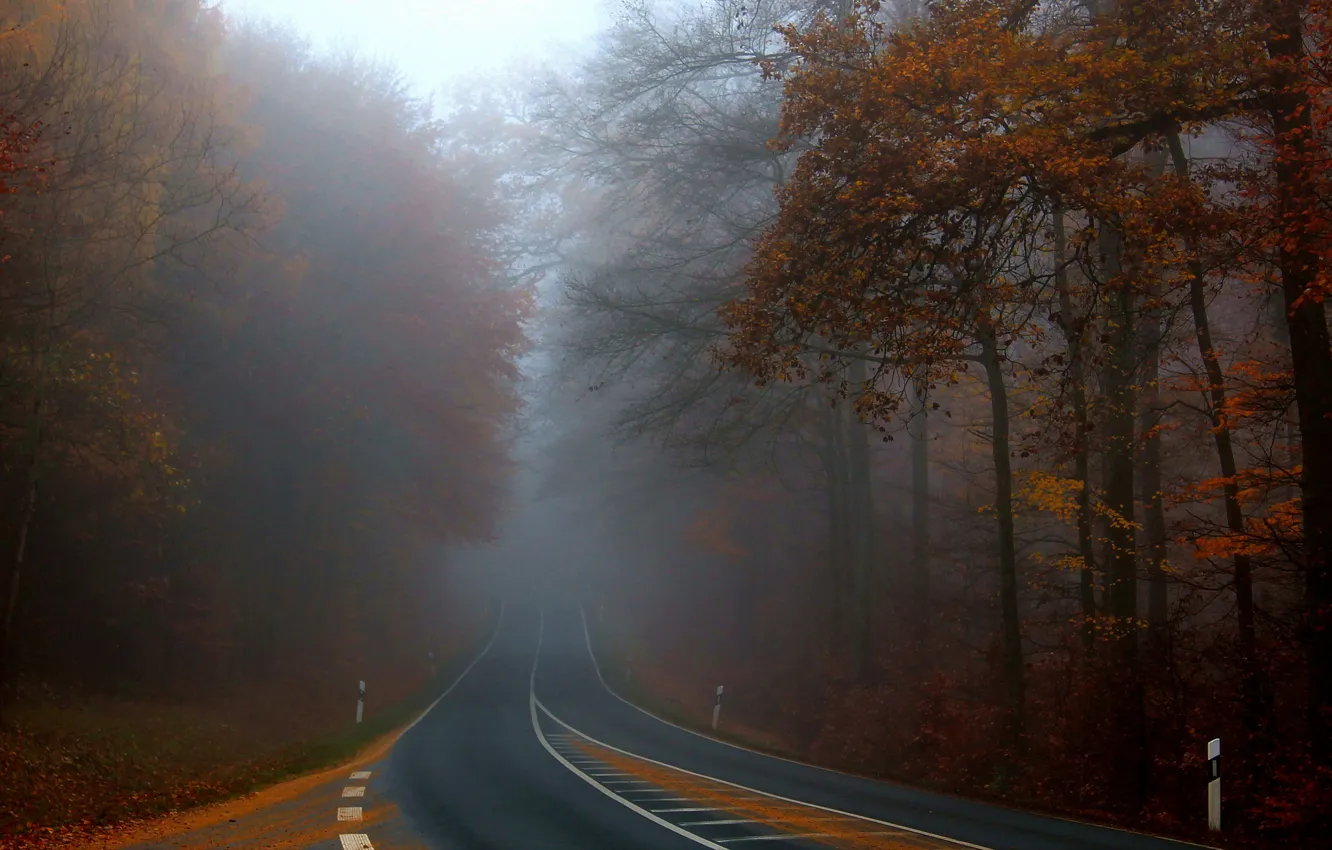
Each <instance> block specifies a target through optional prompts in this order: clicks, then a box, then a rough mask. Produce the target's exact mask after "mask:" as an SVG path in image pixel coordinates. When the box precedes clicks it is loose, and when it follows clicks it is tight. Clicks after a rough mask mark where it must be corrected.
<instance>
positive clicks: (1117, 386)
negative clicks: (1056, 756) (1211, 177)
mask: <svg viewBox="0 0 1332 850" xmlns="http://www.w3.org/2000/svg"><path fill="white" fill-rule="evenodd" d="M1098 235H1099V247H1100V253H1101V267H1102V269H1103V271H1104V275H1105V283H1106V285H1108V286H1109V287H1110V290H1109V292H1108V300H1109V313H1108V315H1107V319H1108V324H1109V347H1110V351H1109V354H1108V356H1107V358H1106V366H1105V370H1104V371H1105V375H1104V384H1105V395H1106V405H1107V413H1106V424H1105V433H1104V439H1103V449H1102V451H1103V454H1104V457H1105V473H1106V475H1105V485H1106V486H1105V501H1106V505H1107V507H1108V508H1109V509H1110V518H1109V523H1108V525H1109V528H1108V529H1107V534H1106V545H1107V551H1108V563H1107V569H1106V573H1107V578H1108V581H1109V584H1108V591H1109V592H1108V594H1107V595H1108V597H1109V613H1110V616H1111V617H1113V618H1114V628H1115V636H1114V652H1115V660H1116V669H1115V670H1114V671H1113V675H1114V676H1115V677H1116V680H1117V681H1115V682H1114V683H1113V684H1114V687H1116V688H1120V689H1121V690H1120V694H1121V696H1120V698H1119V699H1117V700H1116V701H1115V705H1114V714H1115V726H1116V730H1115V731H1116V741H1115V744H1116V746H1115V754H1116V764H1115V773H1116V777H1115V782H1114V787H1116V788H1117V789H1122V791H1123V792H1124V793H1125V794H1126V798H1125V799H1126V801H1129V802H1131V803H1133V804H1135V805H1136V806H1138V807H1139V808H1140V807H1141V806H1142V804H1143V803H1144V801H1145V797H1146V791H1147V782H1148V779H1149V771H1150V762H1149V760H1148V756H1147V746H1146V743H1147V742H1146V710H1145V704H1144V693H1143V686H1142V677H1141V675H1140V669H1139V654H1138V571H1137V560H1138V559H1137V533H1136V518H1135V517H1136V511H1135V501H1136V499H1135V497H1136V495H1137V494H1136V493H1135V488H1134V455H1135V454H1136V453H1135V451H1134V444H1135V439H1134V438H1135V429H1134V426H1135V424H1136V421H1137V392H1136V389H1135V387H1136V383H1137V379H1138V369H1137V358H1138V345H1137V328H1136V320H1137V309H1138V304H1137V297H1136V294H1135V292H1134V290H1133V283H1132V281H1129V280H1125V279H1123V278H1122V277H1121V276H1120V272H1121V265H1120V264H1121V259H1120V257H1121V251H1122V244H1123V243H1122V241H1121V240H1122V236H1121V234H1120V233H1119V232H1118V230H1117V229H1116V228H1115V227H1114V226H1112V225H1110V224H1107V223H1102V224H1101V226H1100V230H1099V234H1098Z"/></svg>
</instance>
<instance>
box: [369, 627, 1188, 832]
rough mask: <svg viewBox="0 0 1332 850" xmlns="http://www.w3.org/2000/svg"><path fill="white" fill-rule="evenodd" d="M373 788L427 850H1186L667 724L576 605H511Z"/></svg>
mask: <svg viewBox="0 0 1332 850" xmlns="http://www.w3.org/2000/svg"><path fill="white" fill-rule="evenodd" d="M383 781H384V783H385V784H384V786H383V792H384V794H385V796H386V797H387V798H389V799H391V800H392V801H393V802H394V803H396V804H397V806H398V807H399V808H400V809H401V811H402V813H403V814H404V815H405V816H406V818H407V820H408V822H409V823H410V824H411V825H412V827H413V831H414V832H416V833H417V834H418V835H419V837H420V839H421V840H422V841H423V842H424V843H425V844H426V845H428V846H430V847H432V848H437V850H563V848H569V850H574V849H575V848H576V849H577V850H596V849H597V848H608V850H609V849H610V848H614V850H640V849H641V850H668V848H693V850H696V848H698V847H712V848H723V847H725V848H729V847H742V848H743V847H753V848H755V850H757V848H763V847H772V848H790V849H791V850H804V848H815V847H824V848H827V847H843V848H918V849H919V850H957V848H964V847H971V848H977V847H979V848H989V850H1055V848H1060V850H1063V848H1085V850H1167V848H1174V849H1175V850H1180V848H1184V847H1189V846H1192V845H1187V844H1181V843H1178V842H1171V841H1166V840H1163V839H1158V838H1152V837H1149V836H1144V835H1139V834H1136V833H1129V832H1122V831H1118V830H1112V829H1106V828H1100V827H1094V826H1089V825H1086V824H1080V823H1075V822H1072V821H1065V820H1059V819H1056V818H1047V817H1041V816H1037V815H1031V814H1026V813H1022V812H1017V811H1013V810H1008V809H1003V808H1000V807H996V806H989V805H985V804H981V803H974V802H969V801H965V800H959V799H956V798H952V797H947V796H942V795H937V794H931V793H928V792H924V791H919V790H915V789H911V788H905V787H902V786H898V785H892V784H889V783H883V782H875V781H872V780H868V779H862V778H859V777H853V776H848V775H845V774H839V773H835V772H832V771H827V770H822V769H819V768H815V767H810V766H806V765H801V764H796V763H794V762H789V761H784V760H781V759H776V758H772V757H769V756H765V755H762V754H759V753H754V752H750V751H748V750H743V749H740V748H737V747H733V746H730V745H727V744H723V743H721V742H718V741H714V740H712V739H709V738H706V737H704V736H701V735H698V734H696V733H693V732H690V731H687V730H684V729H681V728H679V727H675V726H672V725H670V724H668V723H665V722H663V721H660V720H658V719H656V718H654V717H652V716H651V715H648V714H646V713H645V712H643V711H641V710H639V709H637V708H635V707H633V706H631V705H629V704H628V703H626V702H624V701H623V700H621V699H619V698H618V697H617V696H615V695H614V694H613V693H611V692H610V691H609V690H608V689H607V688H606V686H605V685H604V683H603V682H602V680H601V676H600V673H599V671H598V669H597V667H596V663H595V660H594V659H593V657H592V653H591V647H590V645H589V641H588V639H587V636H586V626H585V624H584V622H583V620H582V616H581V612H580V611H579V609H578V607H577V606H576V605H553V604H547V605H545V606H544V607H537V606H535V605H512V604H510V605H509V606H508V607H507V609H506V610H505V611H504V613H503V615H502V618H501V622H500V624H499V627H498V628H497V631H496V634H495V637H494V639H493V640H492V642H491V643H490V645H489V647H488V649H487V650H486V652H485V654H484V655H483V656H482V657H481V658H480V659H479V661H478V662H477V663H476V664H475V665H474V667H473V668H471V670H470V672H469V673H468V674H466V675H465V677H464V678H463V679H462V681H460V682H459V683H458V684H457V686H456V687H455V688H454V689H453V690H452V692H451V693H449V695H448V696H447V698H445V699H443V700H441V701H440V702H439V703H438V704H437V705H436V706H435V707H434V708H433V710H431V711H430V712H429V713H428V714H426V716H425V717H423V718H422V719H421V721H420V722H418V723H417V724H416V725H415V726H414V727H412V728H411V729H410V730H408V731H407V732H406V733H405V734H404V735H403V736H402V738H401V739H399V741H398V742H397V744H396V746H395V747H394V749H393V752H392V753H391V755H390V757H389V759H388V764H387V770H386V771H385V772H384V774H383ZM368 833H369V838H370V839H371V840H374V838H375V835H374V834H373V830H368ZM384 846H385V847H386V846H387V845H384Z"/></svg>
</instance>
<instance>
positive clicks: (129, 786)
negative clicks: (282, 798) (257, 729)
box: [0, 618, 495, 850]
mask: <svg viewBox="0 0 1332 850" xmlns="http://www.w3.org/2000/svg"><path fill="white" fill-rule="evenodd" d="M494 625H495V622H494V619H493V618H492V619H491V620H490V621H488V622H487V623H485V624H484V625H483V627H482V628H481V629H480V630H479V633H478V635H477V636H476V637H475V638H474V639H473V640H471V641H469V642H468V643H467V644H466V645H465V646H464V649H463V651H461V652H459V653H458V654H457V655H456V656H455V657H454V658H452V659H450V660H449V662H447V663H445V664H443V665H442V666H441V669H440V670H439V672H438V674H437V675H436V676H435V677H433V678H432V679H430V680H429V681H428V682H427V683H426V684H425V685H424V686H422V687H421V688H420V689H418V691H417V692H416V693H415V694H413V695H412V696H411V697H410V698H408V699H406V700H403V701H401V702H399V703H397V704H395V705H393V706H391V707H388V708H385V709H384V710H382V711H379V712H375V713H373V714H370V715H368V716H367V717H366V719H365V722H364V723H361V724H359V725H356V724H352V725H349V726H347V727H344V728H340V729H337V730H334V731H331V732H328V733H326V734H322V735H316V736H313V737H309V738H306V739H302V740H297V741H295V742H291V741H287V742H282V741H278V740H274V739H273V738H272V737H271V736H262V735H260V736H256V735H254V734H253V733H250V732H247V731H246V730H245V729H242V728H240V727H238V726H236V725H234V724H232V723H230V722H228V717H227V716H226V715H225V714H223V713H220V712H219V711H218V710H216V709H212V710H209V709H203V708H199V707H188V706H163V705H155V704H150V703H135V702H123V701H113V700H89V701H84V702H82V703H80V704H77V705H72V706H60V705H56V704H45V703H43V704H29V705H19V706H15V707H14V709H13V710H12V711H11V712H10V713H9V715H8V717H7V719H6V720H5V721H4V723H3V725H0V777H3V778H4V781H3V782H0V850H19V849H20V848H23V850H27V849H28V848H38V847H43V846H47V845H58V846H70V838H71V837H76V836H78V835H82V834H91V833H93V832H98V831H102V830H105V829H107V828H109V827H112V826H115V825H118V824H124V823H128V822H132V821H141V820H144V819H148V818H153V817H156V816H160V815H165V814H168V813H173V812H180V811H184V810H187V809H191V808H194V807H198V806H203V805H208V804H211V803H217V802H221V801H224V800H228V799H231V798H234V797H239V796H242V795H245V794H249V793H251V792H253V791H257V790H259V789H261V788H265V787H267V786H270V785H274V784H277V783H279V782H282V781H284V780H287V779H289V778H292V777H294V776H299V775H302V774H305V773H309V772H311V771H315V770H319V769H321V768H325V767H331V766H334V765H337V764H339V763H341V762H343V761H347V760H350V759H351V758H353V757H354V756H356V755H357V754H358V753H359V752H361V751H362V750H363V749H364V748H365V747H367V746H368V745H370V744H372V743H373V742H375V741H376V740H378V739H380V738H382V737H384V736H385V735H387V734H388V733H390V732H392V731H393V730H395V729H398V728H400V727H403V726H405V725H406V724H407V723H409V722H411V721H412V720H414V719H415V718H416V717H417V716H418V715H419V714H420V713H421V712H422V711H424V710H425V709H426V707H427V706H429V705H430V703H431V702H433V701H434V699H435V698H436V697H437V696H438V695H439V694H440V693H441V692H442V691H443V690H444V689H445V688H446V687H448V686H449V685H450V684H452V682H453V681H454V680H455V679H456V678H457V676H458V674H459V673H461V672H462V670H463V669H464V668H465V667H466V665H467V664H469V663H471V660H472V659H473V658H474V657H475V656H476V653H477V652H479V651H480V650H481V648H482V647H483V646H484V645H485V642H486V641H487V640H489V638H490V635H491V632H492V631H493V628H494Z"/></svg>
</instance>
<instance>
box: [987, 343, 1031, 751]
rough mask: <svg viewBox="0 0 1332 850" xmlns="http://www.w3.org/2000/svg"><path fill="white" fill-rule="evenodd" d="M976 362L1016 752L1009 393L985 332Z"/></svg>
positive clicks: (1020, 710) (1020, 696) (1019, 667)
mask: <svg viewBox="0 0 1332 850" xmlns="http://www.w3.org/2000/svg"><path fill="white" fill-rule="evenodd" d="M979 336H980V343H981V359H982V361H983V363H984V366H985V377H986V379H987V382H988V384H989V392H990V418H991V419H992V421H993V424H992V427H993V432H994V434H993V438H992V440H991V444H990V445H991V452H992V455H993V458H994V490H995V492H994V509H995V518H996V521H997V523H998V530H999V607H1000V616H1001V620H1002V634H1003V647H1004V665H1003V667H1004V688H1005V691H1006V695H1007V699H1008V705H1009V711H1010V721H1009V723H1010V727H1009V735H1010V738H1011V740H1010V743H1011V744H1012V745H1013V746H1015V747H1021V745H1022V737H1023V735H1024V733H1025V731H1026V716H1025V711H1026V704H1025V703H1026V693H1025V692H1026V678H1025V671H1024V669H1023V660H1022V623H1021V621H1020V619H1019V613H1018V580H1017V545H1016V541H1015V538H1014V533H1013V470H1012V463H1011V458H1010V456H1009V451H1010V450H1009V438H1008V387H1007V385H1006V384H1005V383H1004V372H1003V367H1002V364H1001V363H1000V361H999V348H998V343H997V340H996V339H995V336H994V330H993V328H990V327H984V328H982V330H981V332H980V335H979Z"/></svg>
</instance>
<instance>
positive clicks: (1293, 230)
mask: <svg viewBox="0 0 1332 850" xmlns="http://www.w3.org/2000/svg"><path fill="white" fill-rule="evenodd" d="M1306 5H1307V4H1305V3H1291V2H1281V0H1276V2H1273V3H1272V4H1271V6H1270V7H1269V8H1270V12H1269V17H1270V24H1271V30H1270V37H1269V40H1268V42H1267V52H1268V55H1269V56H1271V57H1272V58H1273V59H1276V60H1278V61H1280V62H1283V63H1284V64H1285V65H1286V67H1287V71H1286V72H1285V73H1284V74H1283V75H1282V76H1283V77H1284V79H1278V80H1276V81H1275V82H1276V84H1277V85H1276V86H1275V88H1276V93H1275V94H1273V95H1271V96H1270V97H1269V101H1268V109H1269V111H1270V114H1271V117H1272V127H1273V130H1274V131H1275V138H1276V151H1275V154H1276V155H1275V157H1274V169H1275V176H1276V213H1277V220H1278V223H1279V225H1280V226H1281V228H1282V234H1281V236H1282V238H1281V239H1280V244H1279V252H1278V259H1277V265H1278V268H1279V270H1280V272H1281V290H1282V295H1283V296H1284V299H1285V306H1286V327H1287V328H1288V329H1289V331H1290V356H1291V370H1292V372H1293V373H1294V379H1295V380H1294V383H1295V401H1296V406H1297V407H1298V409H1299V419H1300V436H1301V440H1302V443H1303V447H1304V452H1303V455H1304V462H1303V465H1302V468H1301V475H1300V494H1301V511H1302V514H1303V522H1304V549H1305V552H1304V556H1305V565H1304V606H1305V622H1304V638H1305V651H1306V653H1307V659H1308V667H1309V671H1308V676H1309V705H1308V712H1309V732H1310V742H1311V744H1312V748H1313V753H1312V755H1313V758H1314V762H1315V763H1317V764H1326V763H1327V762H1328V761H1329V760H1332V350H1329V340H1328V329H1327V316H1326V314H1325V313H1324V310H1323V305H1322V303H1321V302H1320V301H1319V300H1317V299H1315V298H1306V297H1305V296H1306V295H1308V294H1310V291H1311V289H1312V288H1313V287H1314V285H1315V284H1316V282H1317V277H1318V253H1317V251H1316V250H1315V246H1314V244H1313V240H1314V239H1316V238H1318V237H1317V236H1316V235H1314V234H1313V233H1312V232H1311V231H1310V230H1309V229H1307V228H1306V226H1305V224H1304V223H1305V221H1306V220H1307V219H1308V218H1309V217H1310V216H1313V215H1315V213H1314V209H1315V205H1316V204H1317V196H1316V190H1315V188H1314V185H1313V182H1312V180H1311V177H1310V170H1312V169H1314V168H1315V167H1316V166H1315V162H1314V159H1315V151H1314V150H1313V149H1312V139H1313V138H1314V128H1313V122H1312V120H1311V117H1310V114H1311V112H1312V106H1313V105H1312V103H1311V97H1310V94H1309V92H1308V90H1307V89H1306V88H1304V87H1303V86H1301V85H1300V82H1301V81H1300V80H1299V79H1298V77H1297V71H1296V69H1297V67H1298V64H1299V63H1300V61H1301V60H1302V59H1303V58H1304V30H1303V17H1302V12H1303V11H1304V9H1305V7H1306Z"/></svg>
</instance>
